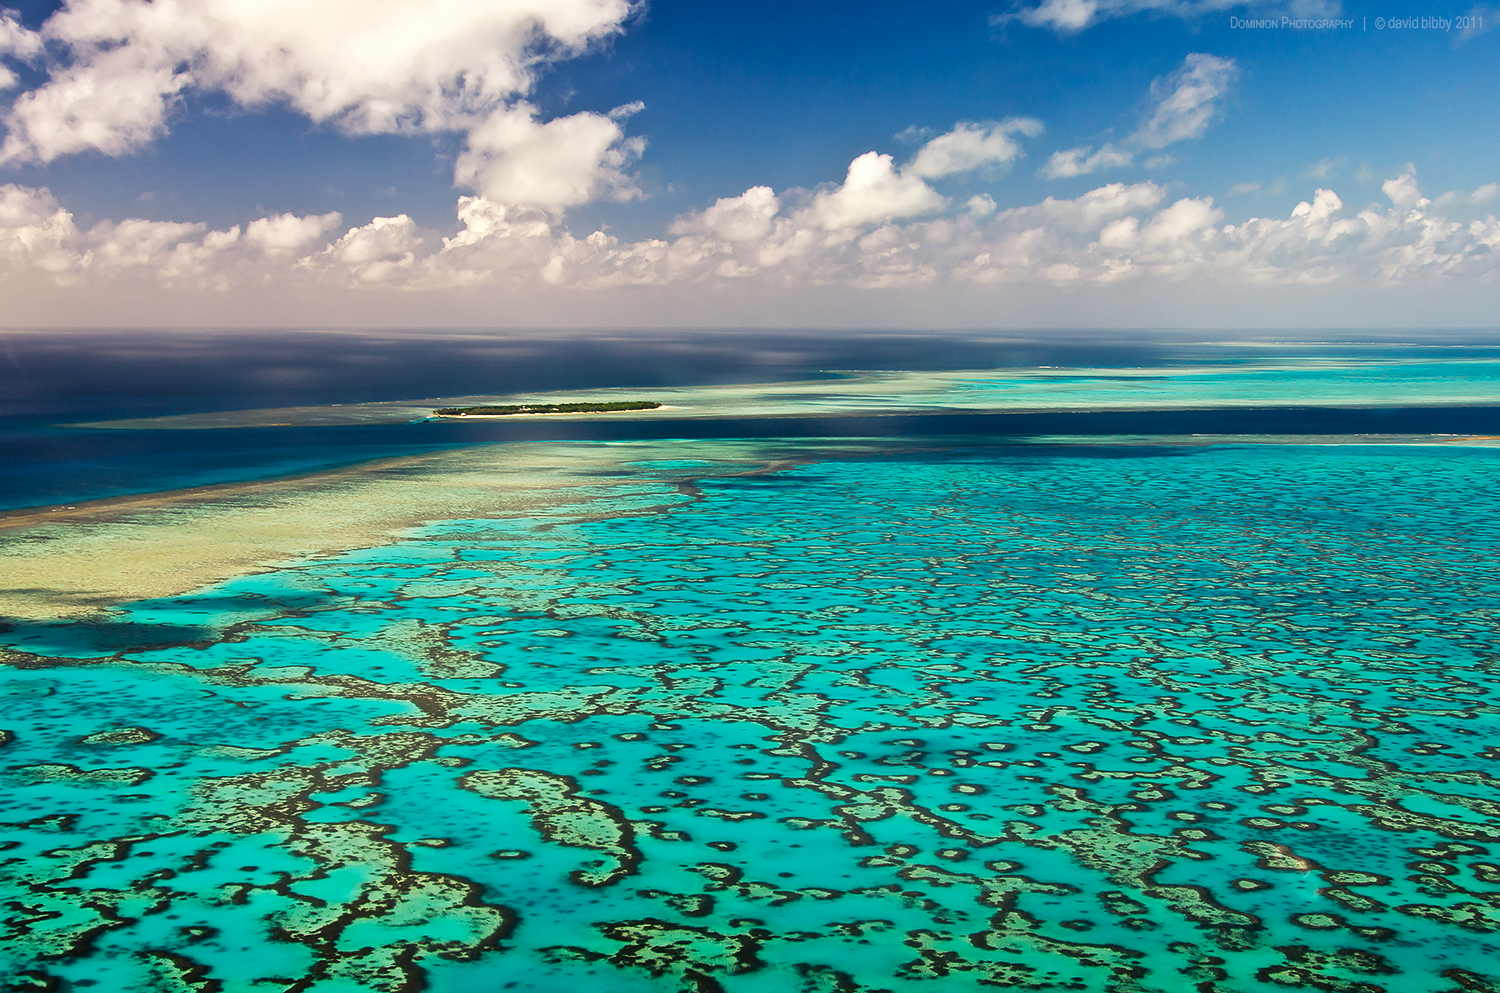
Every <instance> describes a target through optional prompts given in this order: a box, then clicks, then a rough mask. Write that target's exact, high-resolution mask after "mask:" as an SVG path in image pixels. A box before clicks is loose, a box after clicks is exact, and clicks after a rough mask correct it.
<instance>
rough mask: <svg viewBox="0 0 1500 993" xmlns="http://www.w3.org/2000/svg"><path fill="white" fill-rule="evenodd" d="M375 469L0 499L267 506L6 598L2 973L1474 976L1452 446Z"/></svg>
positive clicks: (1468, 576) (1474, 880)
mask: <svg viewBox="0 0 1500 993" xmlns="http://www.w3.org/2000/svg"><path fill="white" fill-rule="evenodd" d="M497 450H498V446H497ZM486 457H490V458H494V459H502V458H513V459H516V460H517V461H515V462H513V463H509V465H510V466H511V469H510V475H511V477H512V478H513V480H514V483H513V485H511V484H502V482H501V481H502V480H505V479H506V478H507V473H506V471H503V470H502V468H501V467H502V465H504V464H506V463H503V462H489V463H486V462H485V461H484V459H485V458H486ZM421 458H422V459H426V460H427V461H416V462H406V461H403V462H401V463H399V464H396V463H392V464H391V465H390V466H388V467H384V468H381V469H379V470H378V471H375V472H373V473H372V474H370V475H369V476H362V475H359V474H358V473H355V474H353V475H350V476H348V477H341V478H342V479H343V480H344V481H343V482H339V483H329V484H327V485H326V486H325V485H322V484H320V485H319V486H317V487H304V488H303V489H301V490H298V489H297V488H296V487H295V486H293V487H292V488H291V489H289V490H286V491H276V492H275V493H269V494H268V493H260V494H255V493H250V492H249V491H246V492H241V493H238V495H234V496H225V497H223V502H222V504H221V505H220V506H219V507H218V509H213V508H212V507H211V504H212V503H213V501H208V502H207V503H202V504H201V505H200V503H199V502H197V501H187V502H185V503H183V504H180V505H173V504H171V503H170V501H166V502H162V503H158V504H154V505H152V506H150V507H137V508H135V509H134V510H132V511H131V513H132V514H134V513H139V514H143V515H145V516H144V517H142V518H139V519H132V520H129V521H127V520H125V519H124V518H119V519H116V518H112V517H110V516H109V514H105V515H104V516H102V517H99V518H97V519H94V521H93V523H88V522H85V524H86V526H85V527H84V529H83V530H82V531H81V532H79V533H78V534H76V535H72V536H70V535H68V534H66V533H65V532H66V530H67V529H64V528H61V527H59V526H58V525H51V524H42V525H35V523H34V522H33V523H32V524H28V525H27V527H26V528H17V529H14V530H13V531H12V532H10V534H11V535H12V536H15V535H22V536H25V535H31V534H33V533H34V532H33V531H31V530H28V528H32V527H34V526H41V527H52V528H54V529H55V532H56V533H54V534H53V537H52V538H51V539H50V541H51V543H52V544H53V545H58V544H59V543H63V547H66V543H67V542H69V541H76V542H77V547H78V548H79V549H83V548H85V547H86V546H87V545H88V544H89V542H90V541H94V540H96V539H97V540H105V541H117V542H125V541H129V540H131V538H130V536H131V534H132V533H139V531H138V528H139V527H140V526H142V525H145V526H148V527H151V528H156V529H157V530H155V531H153V532H150V533H152V534H154V535H157V536H158V537H160V536H164V535H166V534H168V533H169V532H170V530H171V528H172V527H174V526H181V527H183V528H186V529H187V530H186V531H185V532H184V533H185V534H188V535H192V536H194V537H191V538H184V539H183V541H182V542H181V543H180V544H179V546H178V547H177V551H176V552H175V553H174V555H175V556H176V558H177V559H178V560H189V561H190V559H191V555H190V554H189V551H190V549H191V547H192V543H193V542H194V541H196V542H199V543H201V544H205V545H207V544H212V540H211V537H210V536H211V535H212V534H214V533H216V532H217V531H218V530H219V529H222V528H223V527H225V525H224V524H222V523H217V522H219V521H221V520H238V521H240V522H241V524H239V525H236V526H237V527H241V528H242V529H243V530H244V531H245V532H247V533H248V532H250V531H252V530H254V529H255V528H261V529H262V530H263V532H264V533H266V534H269V533H271V532H272V531H274V528H273V526H272V525H271V524H270V523H269V520H270V519H271V518H273V517H274V516H275V515H276V514H282V515H283V516H287V519H289V520H296V518H295V516H294V515H292V516H288V511H287V509H286V508H287V507H288V506H300V507H304V508H311V509H306V510H305V511H304V513H305V515H306V516H305V517H304V518H303V519H301V522H300V523H299V524H298V525H297V526H296V528H295V530H296V532H297V535H298V536H297V537H295V539H294V540H290V541H288V542H287V543H286V544H285V545H275V544H274V542H273V541H272V540H271V539H270V538H261V539H257V541H262V542H263V543H262V544H260V545H257V546H256V547H257V548H258V549H259V550H258V551H255V552H253V553H246V554H245V556H244V557H243V559H241V560H237V561H239V562H240V565H238V566H235V567H234V568H240V569H244V568H245V566H244V563H245V562H249V561H250V560H252V559H254V560H255V561H256V562H257V563H258V564H257V565H255V567H254V569H255V574H253V575H238V576H236V577H235V578H226V579H223V580H222V581H219V582H215V583H212V584H203V583H199V584H198V585H196V586H189V585H186V584H184V585H183V588H174V589H173V591H172V593H171V594H170V595H161V596H156V597H147V596H141V595H134V596H132V595H130V594H129V591H128V590H127V589H126V588H125V587H124V586H121V587H120V589H118V590H116V591H115V592H114V593H113V594H112V596H113V599H108V598H106V599H107V600H108V608H109V609H108V612H107V613H106V614H104V615H102V616H93V617H90V618H89V619H88V622H87V623H82V622H78V621H71V622H70V621H52V622H46V621H43V620H41V619H40V618H41V617H42V616H43V611H42V610H41V608H40V607H37V608H36V612H35V616H34V617H33V618H32V619H31V620H27V619H25V618H24V617H19V616H17V612H15V611H13V610H12V609H11V606H10V605H11V604H12V603H14V602H17V601H15V600H12V599H10V597H12V596H14V595H15V594H7V595H6V596H7V599H6V600H5V601H3V602H4V604H5V609H4V612H6V613H10V614H11V616H13V617H16V619H15V620H13V621H12V622H11V624H10V627H9V630H7V631H5V632H4V633H3V634H0V645H3V646H4V647H3V648H0V693H3V694H4V696H5V705H4V709H3V714H4V717H3V724H0V726H3V728H4V735H3V739H0V740H3V742H4V743H3V745H0V769H3V776H4V777H5V786H6V792H7V796H8V800H9V803H8V806H7V814H6V815H5V816H6V819H7V820H8V821H9V823H7V824H6V825H5V827H4V831H3V837H4V838H5V844H6V845H7V846H8V847H7V848H6V850H5V851H4V852H3V854H0V891H3V901H0V905H3V908H4V910H3V920H4V927H5V929H6V931H5V933H6V941H5V943H4V947H3V951H0V963H3V964H0V969H4V970H6V971H8V972H9V974H10V975H11V976H12V977H14V978H12V979H11V983H12V985H13V986H16V987H17V988H35V989H48V988H55V989H84V988H86V987H88V986H90V985H92V986H93V987H94V988H102V989H131V990H151V991H155V990H163V991H165V990H205V991H207V990H225V991H251V990H287V991H291V990H299V991H300V990H316V991H330V993H331V991H339V993H344V991H350V990H388V991H398V990H400V991H404V990H412V989H419V988H421V989H431V990H452V991H460V990H462V991H470V990H476V989H513V990H533V991H556V990H572V989H585V988H597V989H602V990H608V991H611V993H614V991H621V993H632V991H662V990H682V991H712V990H725V991H743V993H755V991H762V990H764V991H786V990H796V991H840V993H859V991H870V993H873V991H882V990H884V991H907V990H930V989H935V988H942V989H943V990H945V991H947V990H981V989H993V988H997V987H1014V988H1020V989H1038V990H1102V991H1121V993H1125V991H1130V993H1145V991H1153V993H1154V991H1179V990H1180V991H1184V993H1186V991H1200V993H1240V991H1262V990H1264V991H1271V990H1285V989H1305V990H1337V991H1348V993H1380V991H1391V993H1398V991H1399V993H1463V991H1475V990H1477V991H1486V990H1495V989H1500V969H1497V968H1496V967H1495V966H1494V963H1495V962H1496V961H1500V939H1497V937H1496V931H1497V927H1500V782H1497V780H1496V778H1495V776H1494V775H1493V769H1494V762H1495V760H1496V759H1497V758H1500V751H1497V747H1500V745H1497V732H1500V709H1497V707H1496V705H1495V703H1494V698H1495V690H1496V685H1497V677H1500V672H1497V668H1496V666H1497V660H1500V630H1497V627H1496V622H1495V617H1496V608H1497V607H1500V573H1497V570H1496V569H1495V568H1494V564H1493V550H1494V548H1495V547H1497V545H1500V523H1497V522H1500V513H1497V511H1500V505H1497V504H1500V498H1497V497H1496V496H1495V494H1496V493H1500V451H1497V450H1496V449H1495V448H1493V447H1488V448H1487V447H1480V446H1433V445H1407V446H1372V445H1271V444H1239V445H1225V444H1218V445H1215V444H1203V443H1200V444H1197V445H1186V444H1178V445H1173V444H1163V443H1161V442H1160V441H1159V440H1158V442H1157V443H1143V442H1142V441H1141V440H1139V439H1135V440H1133V443H1130V444H1123V443H1109V442H1105V441H1100V440H1098V439H1093V440H1090V441H1075V442H1074V443H1071V444H1041V443H1034V444H1029V445H1009V446H999V445H975V444H973V443H972V442H951V443H946V444H942V445H937V444H918V443H915V442H912V441H906V442H903V443H900V444H898V443H895V442H891V443H881V442H860V443H836V442H822V443H817V444H814V443H808V442H738V443H727V442H725V443H720V442H715V443H712V444H710V443H707V442H692V443H668V442H652V443H633V444H631V445H618V446H616V445H610V446H603V445H594V446H565V445H556V446H536V448H535V450H534V451H532V452H531V453H530V454H527V455H526V457H525V459H522V458H521V456H520V455H519V454H517V455H505V456H501V455H498V454H497V455H494V456H483V455H479V454H474V453H472V452H469V451H468V450H464V451H463V452H446V453H441V454H440V455H433V456H430V457H429V456H423V457H421ZM549 460H551V461H549ZM528 466H529V468H527V467H528ZM523 470H524V471H523ZM466 472H472V476H465V473H466ZM528 473H529V475H528ZM465 479H467V480H468V483H464V482H463V481H464V480H465ZM486 480H488V482H486ZM528 480H529V481H530V482H526V481H528ZM564 480H566V481H567V483H568V485H566V486H553V485H551V484H552V483H556V482H559V481H564ZM544 484H545V485H544ZM507 485H510V486H511V488H509V489H507ZM466 487H467V488H466ZM487 487H488V488H487ZM314 491H316V492H314ZM324 491H326V494H325V495H317V494H318V493H323V492H324ZM445 492H446V494H447V495H446V496H445V495H444V494H445ZM554 493H560V494H561V496H552V495H551V494H554ZM258 500H265V501H270V502H269V503H265V504H257V503H256V501H258ZM281 500H284V501H288V502H287V503H286V504H277V503H276V501H281ZM236 501H241V502H238V503H237V502H236ZM299 501H300V502H299ZM319 501H322V502H319ZM261 512H264V513H265V515H266V516H265V518H263V519H258V518H256V516H255V515H256V514H257V513H261ZM338 514H342V515H344V517H345V518H347V519H348V520H349V521H351V522H353V523H352V524H351V525H350V529H351V530H350V532H349V534H348V536H347V537H345V538H339V539H338V540H329V541H328V543H326V544H324V545H316V544H314V545H313V546H312V547H309V546H308V545H307V542H308V540H309V539H307V538H306V537H305V535H308V534H315V533H317V532H319V531H321V530H324V529H327V528H332V527H335V525H334V523H333V522H334V521H336V519H337V515H338ZM215 515H228V516H224V517H216V516H215ZM235 515H238V516H235ZM195 516H196V517H199V520H198V522H197V523H194V518H195ZM255 520H261V523H260V524H254V521H255ZM361 522H363V523H361ZM420 522H425V523H420ZM127 525H128V526H127ZM110 528H119V530H116V531H111V530H109V529H110ZM194 528H198V529H199V530H196V531H194V530H193V529H194ZM90 529H102V530H90ZM257 533H260V532H257ZM142 540H144V539H142ZM18 544H20V545H24V544H25V542H24V541H23V542H19V543H18ZM45 544H46V543H40V544H37V545H36V547H44V545H45ZM126 547H127V546H124V545H116V546H115V549H114V551H112V552H109V553H108V555H104V558H108V557H109V556H114V557H115V558H117V559H128V557H129V556H128V554H127V553H126V552H125V551H123V550H122V549H125V548H126ZM5 548H6V554H7V555H11V556H13V558H12V559H11V561H15V562H33V563H35V562H40V561H42V560H44V559H46V558H47V556H46V555H40V554H39V555H30V553H27V552H24V551H17V550H16V549H15V548H13V547H11V546H9V545H7V546H5ZM79 554H83V553H82V552H80V553H79ZM101 554H103V553H101ZM143 554H144V553H143ZM205 554H208V553H205ZM294 554H303V555H304V557H303V558H300V559H296V560H294V561H290V562H288V561H282V562H281V563H280V564H279V565H278V564H276V563H275V562H273V561H272V560H273V559H275V558H276V556H278V555H279V556H281V557H282V558H283V560H284V559H286V558H288V557H291V556H292V555H294ZM256 556H260V557H259V558H256ZM76 561H82V560H81V559H80V560H76ZM101 561H102V559H101ZM27 568H43V567H42V566H39V565H32V566H27ZM46 568H55V569H56V570H57V574H49V575H42V574H40V573H35V574H33V575H34V576H35V579H33V580H27V581H28V582H31V583H33V584H34V585H36V586H38V587H39V588H40V587H43V586H45V585H46V583H49V582H53V583H55V582H58V581H59V575H60V574H61V573H65V572H66V571H67V569H66V567H65V565H64V566H56V565H54V566H46ZM223 568H228V566H224V567H223ZM79 571H80V574H81V573H82V572H83V571H85V570H82V569H81V568H80V570H79ZM13 585H15V586H17V587H18V588H19V584H13ZM84 592H85V591H84V590H82V589H79V590H75V593H76V594H77V595H79V596H82V595H84ZM141 592H144V588H143V590H142V591H141ZM27 595H30V594H27ZM25 602H33V601H25ZM26 984H29V986H28V985H26Z"/></svg>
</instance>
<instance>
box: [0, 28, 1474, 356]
mask: <svg viewBox="0 0 1500 993" xmlns="http://www.w3.org/2000/svg"><path fill="white" fill-rule="evenodd" d="M1497 19H1500V8H1487V7H1485V6H1483V5H1481V6H1475V5H1474V3H1473V0H1461V2H1447V0H1378V2H1371V3H1367V4H1364V5H1356V4H1352V3H1347V4H1340V3H1339V2H1337V0H1291V2H1290V3H1281V2H1253V3H1230V2H1225V0H1040V2H1038V0H1015V2H1013V3H1007V2H1000V3H966V2H962V0H954V2H949V3H944V4H933V5H916V4H909V3H908V4H898V3H889V2H885V0H865V2H862V3H858V4H846V3H833V2H829V3H818V4H807V3H795V4H794V3H781V2H766V3H761V4H758V5H726V4H703V3H688V2H684V0H655V2H644V3H643V2H639V0H297V2H295V3H293V2H283V0H155V2H150V3H147V2H141V0H67V2H61V3H59V2H51V0H48V2H39V0H27V2H24V3H21V4H19V5H17V4H15V3H14V2H12V3H10V4H5V3H3V2H0V326H10V327H22V326H47V327H57V326H143V327H145V326H178V325H191V326H225V327H261V326H264V327H301V326H308V327H312V326H350V327H357V326H373V327H486V326H497V327H498V326H525V327H549V326H556V327H564V326H566V327H653V326H655V327H681V326H703V327H811V328H882V327H903V328H922V327H954V328H958V327H969V328H973V327H996V328H1018V327H1031V328H1045V327H1065V328H1071V327H1136V328H1139V327H1156V326H1160V327H1205V328H1255V327H1261V328H1273V329H1274V328H1289V327H1343V328H1347V327H1364V326H1369V327H1410V328H1451V327H1491V326H1495V325H1497V324H1500V319H1497V317H1496V314H1497V306H1496V305H1497V304H1500V221H1497V220H1496V215H1497V213H1500V185H1497V182H1500V124H1497V121H1500V108H1497V106H1496V104H1497V96H1496V94H1500V32H1496V31H1494V30H1493V28H1494V27H1495V25H1496V23H1497Z"/></svg>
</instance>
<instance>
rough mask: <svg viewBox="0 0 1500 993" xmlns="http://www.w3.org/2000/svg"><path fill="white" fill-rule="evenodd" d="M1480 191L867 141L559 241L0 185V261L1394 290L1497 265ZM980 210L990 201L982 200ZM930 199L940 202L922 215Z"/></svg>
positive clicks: (105, 276)
mask: <svg viewBox="0 0 1500 993" xmlns="http://www.w3.org/2000/svg"><path fill="white" fill-rule="evenodd" d="M1497 190H1500V186H1497V184H1494V183H1491V184H1488V185H1486V186H1483V187H1480V188H1479V189H1477V190H1474V191H1470V192H1457V191H1455V192H1451V193H1445V194H1443V195H1442V196H1440V197H1438V198H1436V199H1430V198H1428V197H1427V196H1425V195H1423V193H1422V191H1421V188H1420V186H1419V184H1418V182H1417V178H1416V173H1415V170H1414V169H1413V168H1410V167H1408V169H1407V170H1405V171H1404V172H1402V173H1401V174H1400V175H1399V176H1396V177H1393V178H1392V179H1390V180H1389V181H1388V182H1386V183H1385V185H1384V193H1385V196H1386V199H1387V201H1388V203H1387V204H1385V205H1381V204H1370V205H1368V206H1365V207H1363V208H1350V207H1348V206H1346V205H1345V203H1344V201H1343V200H1342V199H1341V198H1340V197H1339V196H1338V195H1337V194H1336V193H1335V192H1334V191H1332V190H1329V189H1320V190H1318V191H1317V193H1316V194H1315V195H1314V196H1313V197H1312V199H1311V200H1309V201H1304V202H1302V203H1300V204H1298V205H1297V207H1296V208H1295V209H1294V210H1293V211H1292V212H1291V214H1290V215H1289V216H1287V217H1282V218H1269V217H1268V218H1253V219H1251V220H1248V221H1246V222H1244V223H1242V224H1227V223H1224V220H1223V215H1222V211H1220V210H1219V208H1218V207H1216V206H1215V205H1214V202H1213V199H1212V198H1211V197H1182V198H1177V199H1172V198H1170V197H1168V195H1167V191H1166V189H1165V188H1163V187H1162V186H1159V185H1157V184H1155V183H1152V182H1143V183H1135V184H1123V183H1109V184H1106V185H1104V186H1100V187H1098V188H1097V189H1094V190H1091V191H1089V192H1088V193H1085V194H1083V195H1082V196H1079V197H1075V198H1072V199H1055V198H1052V197H1048V198H1046V199H1045V200H1043V201H1042V202H1041V203H1037V204H1032V205H1029V206H1021V207H1012V208H1009V209H1005V210H982V209H981V210H976V209H974V205H973V204H972V203H970V204H967V205H965V206H964V209H962V210H959V211H953V210H951V205H948V207H947V208H945V201H943V199H942V198H941V197H939V196H938V195H937V194H936V193H935V192H934V191H933V190H932V189H931V187H928V186H926V184H925V183H923V182H922V180H920V179H918V178H917V177H914V176H911V175H909V174H905V173H903V172H901V171H899V170H897V169H895V168H894V167H893V165H892V161H891V159H890V157H889V156H884V155H877V154H876V153H874V152H871V153H867V154H866V155H862V156H860V157H859V158H857V159H855V160H854V162H852V163H851V164H850V167H849V172H848V176H847V177H846V179H845V182H844V183H843V184H842V185H840V186H838V187H835V188H832V189H827V190H823V191H821V192H819V193H817V194H815V195H812V196H810V197H808V196H802V197H797V196H790V195H778V194H777V193H776V192H775V191H773V190H771V189H770V188H768V187H764V186H757V187H753V188H751V189H749V190H746V191H745V192H744V193H742V194H740V195H739V196H735V197H725V198H722V199H720V200H718V201H717V202H715V203H714V204H713V205H712V206H710V207H708V208H707V209H705V210H702V211H699V212H696V213H693V214H689V215H686V216H684V217H681V218H679V219H678V220H677V222H676V223H675V224H674V225H673V226H672V228H671V229H670V231H669V232H667V237H665V238H657V239H646V240H643V241H633V242H632V241H622V240H620V239H618V238H616V237H614V236H613V235H610V234H607V233H605V232H602V231H595V232H593V233H591V234H588V235H586V236H583V237H579V236H576V235H574V234H573V233H572V232H571V231H570V230H569V229H568V228H567V226H566V225H565V224H564V223H563V222H562V221H561V220H560V219H559V218H558V217H557V216H556V215H555V214H554V213H551V212H549V211H547V210H545V209H543V208H540V207H536V206H526V205H514V204H511V205H507V204H501V203H497V202H495V201H493V200H490V199H488V198H486V197H483V196H472V197H464V198H462V199H461V200H460V201H459V206H458V212H457V215H458V221H459V222H460V224H461V225H462V227H461V229H460V230H459V231H458V232H457V233H456V234H454V235H452V236H448V237H444V236H442V235H441V234H439V233H436V232H431V231H423V230H421V229H419V227H418V226H417V225H416V224H415V222H413V221H412V219H411V218H409V217H407V216H405V215H399V216H396V217H382V218H376V219H374V220H372V221H371V222H369V223H368V224H363V225H357V226H354V227H349V228H346V229H344V230H343V232H342V233H341V234H335V232H337V231H338V228H339V225H340V218H339V216H338V215H337V214H326V215H321V216H308V217H295V216H291V215H276V216H272V217H266V218H263V219H260V220H257V221H254V222H252V223H251V224H249V225H246V226H245V227H244V228H243V229H242V228H240V227H238V226H236V227H232V228H230V229H228V230H208V229H206V228H205V227H204V226H203V225H194V224H172V223H164V222H153V221H144V220H124V221H119V222H104V223H100V224H98V225H95V226H94V227H92V228H90V229H88V230H80V229H79V228H78V227H77V226H76V224H75V221H74V219H73V216H72V214H71V213H70V212H69V211H67V210H66V209H65V208H64V207H62V206H61V205H60V204H58V203H57V202H56V200H55V199H53V197H52V196H51V194H49V193H48V192H47V191H46V190H44V189H28V188H25V187H20V186H14V185H10V186H4V187H0V269H3V270H4V271H5V272H6V273H7V274H8V275H9V276H12V277H14V276H21V277H23V278H27V279H32V280H38V279H46V280H50V281H53V282H55V283H56V284H57V285H62V286H77V285H82V284H91V285H99V286H109V285H113V284H115V283H118V282H119V281H122V280H141V279H145V280H149V281H152V282H155V283H158V284H161V285H165V286H188V285H190V286H198V287H208V288H228V287H230V286H235V285H241V286H244V285H253V286H266V287H271V288H276V287H283V288H284V287H288V286H294V285H304V286H305V285H315V286H338V287H346V288H349V287H362V286H363V287H368V286H382V287H391V288H397V289H401V290H406V291H417V292H420V291H435V290H446V289H452V288H455V287H463V286H498V287H506V286H510V287H517V288H525V287H534V286H536V285H538V284H548V285H553V286H570V287H577V288H581V289H593V290H598V289H605V288H610V287H622V286H644V287H662V286H673V285H697V286H726V285H731V284H735V285H752V286H759V287H761V288H762V289H763V290H769V289H774V288H785V287H799V286H826V285H843V286H848V287H854V288H862V289H879V288H888V287H901V286H931V285H934V284H944V283H946V284H966V285H992V284H1015V285H1026V284H1050V285H1054V286H1062V285H1078V286H1090V285H1092V286H1105V285H1112V284H1121V283H1138V284H1146V285H1170V284H1176V283H1181V282H1183V281H1185V280H1189V279H1192V280H1209V281H1213V282H1216V283H1237V284H1245V285H1265V284H1327V283H1334V282H1345V283H1354V284H1360V285H1397V284H1407V283H1424V282H1425V283H1430V282H1433V281H1438V282H1441V281H1443V280H1451V279H1466V280H1478V281H1480V282H1485V283H1488V282H1493V281H1495V280H1496V279H1497V278H1500V220H1497V219H1496V216H1495V212H1494V208H1495V205H1496V200H1497ZM991 206H992V205H991ZM945 209H946V210H947V212H948V214H949V216H937V217H928V216H926V215H929V214H933V213H935V212H940V211H944V210H945Z"/></svg>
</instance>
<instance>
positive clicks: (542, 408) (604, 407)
mask: <svg viewBox="0 0 1500 993" xmlns="http://www.w3.org/2000/svg"><path fill="white" fill-rule="evenodd" d="M660 406H661V404H659V403H657V402H655V401H654V400H611V401H608V402H596V403H587V402H586V403H507V404H500V405H497V406H478V407H440V408H438V409H437V410H435V411H433V413H434V414H436V415H437V416H438V417H469V416H471V415H474V414H478V415H481V416H485V417H497V416H503V415H505V414H596V413H607V412H609V411H614V410H656V409H657V408H659V407H660Z"/></svg>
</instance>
